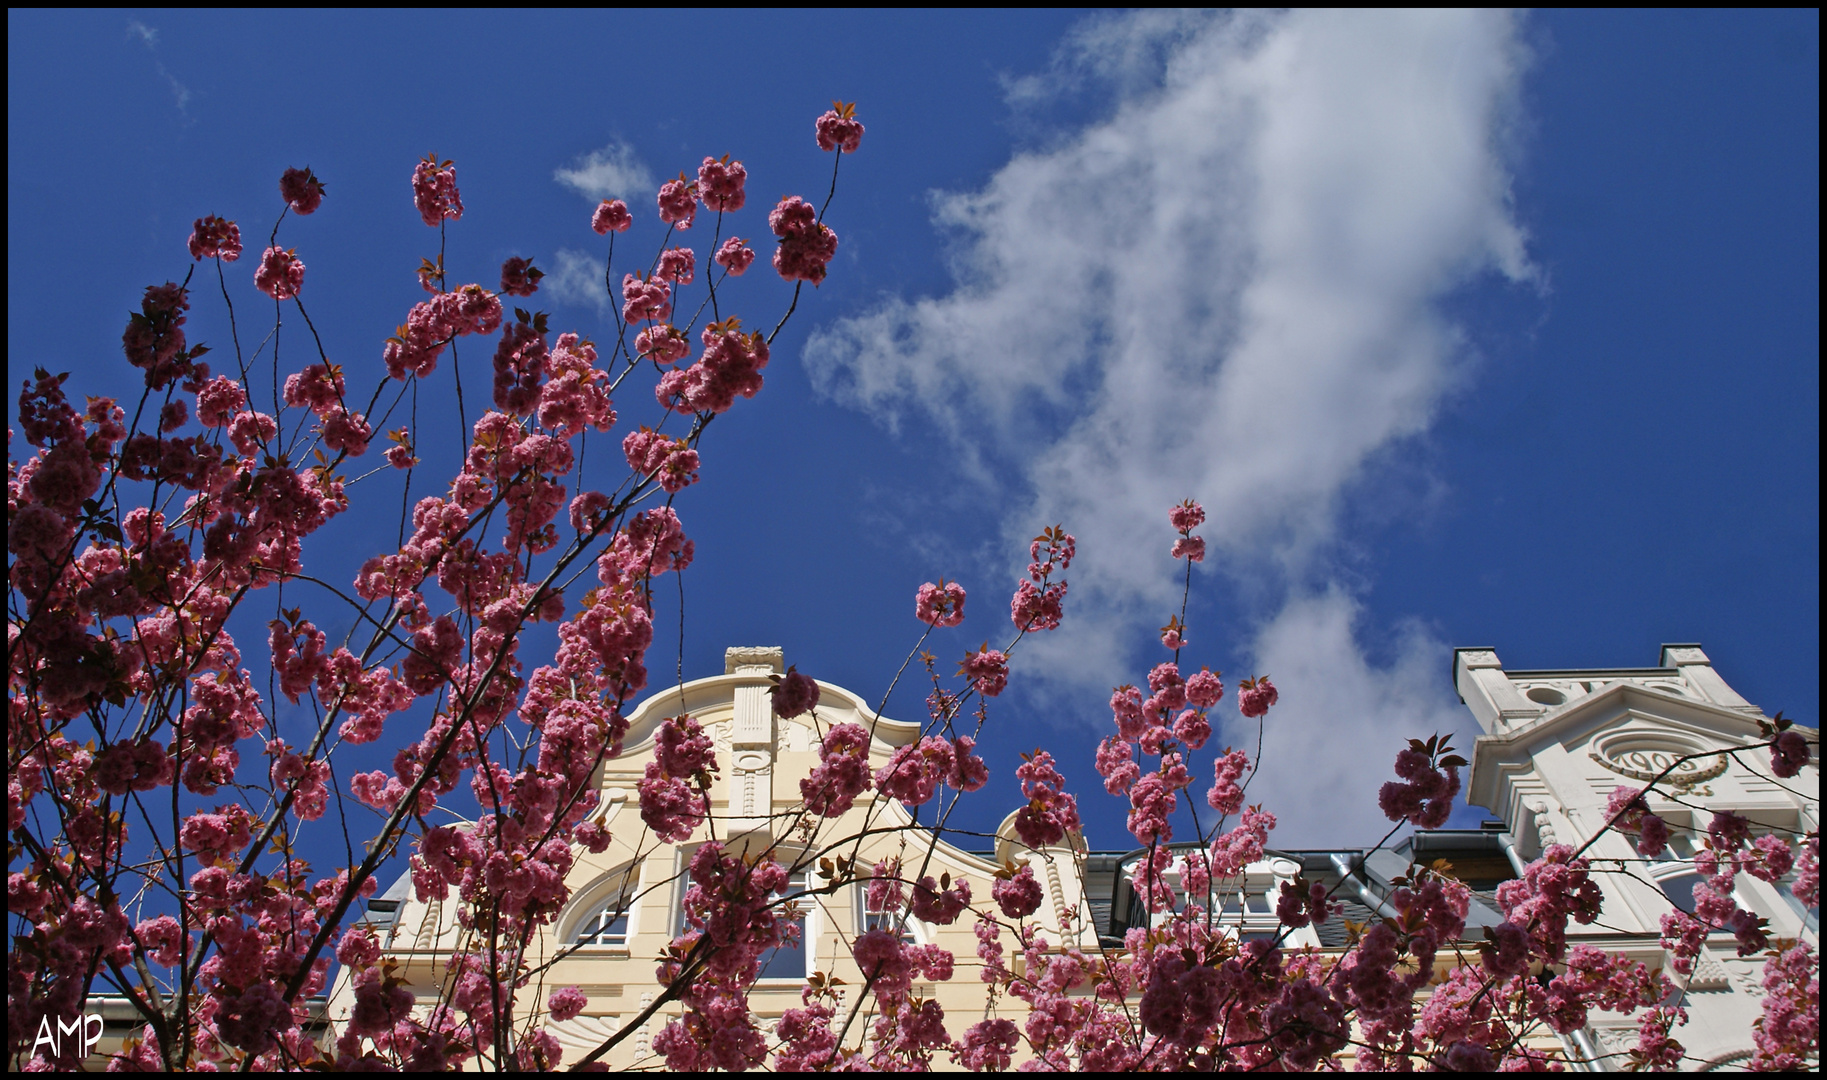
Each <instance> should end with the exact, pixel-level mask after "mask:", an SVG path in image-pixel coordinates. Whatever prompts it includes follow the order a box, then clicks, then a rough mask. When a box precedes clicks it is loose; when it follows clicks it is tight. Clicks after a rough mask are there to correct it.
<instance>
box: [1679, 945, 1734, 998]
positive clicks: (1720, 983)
mask: <svg viewBox="0 0 1827 1080" xmlns="http://www.w3.org/2000/svg"><path fill="white" fill-rule="evenodd" d="M1731 987H1732V975H1731V972H1729V971H1727V970H1726V968H1725V965H1724V964H1721V963H1720V962H1719V961H1718V960H1717V959H1715V958H1714V956H1713V952H1712V950H1711V949H1701V950H1700V955H1699V956H1698V957H1696V958H1695V960H1694V974H1693V977H1692V978H1690V979H1688V981H1687V988H1688V989H1689V990H1729V989H1731Z"/></svg>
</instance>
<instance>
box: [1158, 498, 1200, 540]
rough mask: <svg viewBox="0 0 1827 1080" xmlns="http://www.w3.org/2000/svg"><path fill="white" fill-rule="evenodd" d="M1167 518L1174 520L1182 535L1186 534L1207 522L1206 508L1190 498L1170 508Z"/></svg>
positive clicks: (1175, 526)
mask: <svg viewBox="0 0 1827 1080" xmlns="http://www.w3.org/2000/svg"><path fill="white" fill-rule="evenodd" d="M1167 519H1168V520H1169V521H1171V522H1173V525H1174V528H1175V529H1177V530H1179V532H1180V535H1182V536H1185V535H1186V534H1187V533H1189V532H1192V531H1193V530H1194V529H1197V528H1198V527H1199V526H1201V525H1203V524H1205V508H1204V507H1202V506H1200V505H1199V504H1198V503H1196V502H1194V501H1193V500H1191V499H1188V500H1186V501H1185V502H1183V503H1181V504H1180V505H1178V506H1176V507H1174V508H1172V509H1171V510H1169V511H1168V512H1167Z"/></svg>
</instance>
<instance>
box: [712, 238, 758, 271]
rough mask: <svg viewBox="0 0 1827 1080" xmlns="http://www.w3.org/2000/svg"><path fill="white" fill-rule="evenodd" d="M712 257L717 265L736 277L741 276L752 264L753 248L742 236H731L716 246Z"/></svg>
mask: <svg viewBox="0 0 1827 1080" xmlns="http://www.w3.org/2000/svg"><path fill="white" fill-rule="evenodd" d="M714 259H715V261H716V263H717V265H718V266H721V267H723V268H724V269H725V270H728V271H729V272H730V273H731V274H734V275H735V276H736V277H741V276H742V275H743V274H744V273H745V272H747V270H748V268H749V267H750V266H751V265H753V264H754V262H755V249H754V248H752V247H749V246H748V244H747V242H746V241H744V240H743V238H742V237H740V236H732V237H730V238H729V239H728V240H725V241H724V242H723V244H722V246H720V247H719V248H717V254H716V255H715V256H714Z"/></svg>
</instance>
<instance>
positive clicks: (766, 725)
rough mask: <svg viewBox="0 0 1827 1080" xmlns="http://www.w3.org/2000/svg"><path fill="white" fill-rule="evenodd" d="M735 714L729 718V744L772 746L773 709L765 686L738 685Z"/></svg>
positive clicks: (770, 748)
mask: <svg viewBox="0 0 1827 1080" xmlns="http://www.w3.org/2000/svg"><path fill="white" fill-rule="evenodd" d="M735 696H736V707H735V715H733V716H732V717H731V718H730V745H731V746H735V747H755V748H757V749H759V748H762V747H766V748H767V749H769V750H772V749H773V747H774V709H773V703H772V702H770V701H769V700H768V688H767V687H765V686H738V687H737V688H736V695H735Z"/></svg>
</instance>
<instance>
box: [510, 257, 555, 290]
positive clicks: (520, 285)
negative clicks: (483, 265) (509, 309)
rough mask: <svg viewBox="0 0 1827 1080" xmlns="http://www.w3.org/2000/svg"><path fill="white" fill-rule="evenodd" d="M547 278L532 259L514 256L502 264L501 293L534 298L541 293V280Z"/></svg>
mask: <svg viewBox="0 0 1827 1080" xmlns="http://www.w3.org/2000/svg"><path fill="white" fill-rule="evenodd" d="M545 276H546V275H545V271H543V270H541V269H539V267H537V266H534V265H533V260H532V259H523V258H520V257H519V256H514V257H513V258H510V259H509V260H507V261H506V262H504V263H502V264H501V291H502V293H504V294H505V295H507V296H532V295H533V294H534V293H536V292H538V291H539V279H540V278H542V277H545Z"/></svg>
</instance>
